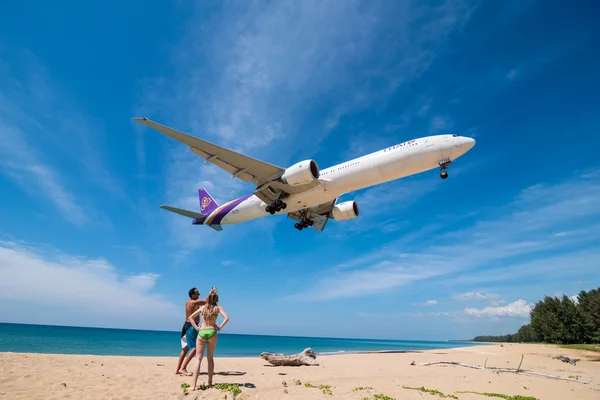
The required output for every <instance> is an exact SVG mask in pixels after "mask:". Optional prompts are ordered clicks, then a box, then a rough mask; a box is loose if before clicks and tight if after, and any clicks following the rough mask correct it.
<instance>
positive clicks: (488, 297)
mask: <svg viewBox="0 0 600 400" xmlns="http://www.w3.org/2000/svg"><path fill="white" fill-rule="evenodd" d="M452 298H453V299H454V300H457V301H493V300H500V295H499V294H493V293H490V294H485V293H474V292H468V293H460V294H456V295H454V296H452Z"/></svg>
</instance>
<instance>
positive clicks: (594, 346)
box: [558, 344, 600, 353]
mask: <svg viewBox="0 0 600 400" xmlns="http://www.w3.org/2000/svg"><path fill="white" fill-rule="evenodd" d="M558 347H562V348H565V349H575V350H587V351H595V352H596V353H600V345H597V344H561V345H559V346H558Z"/></svg>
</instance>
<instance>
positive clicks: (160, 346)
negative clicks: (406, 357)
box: [0, 323, 477, 357]
mask: <svg viewBox="0 0 600 400" xmlns="http://www.w3.org/2000/svg"><path fill="white" fill-rule="evenodd" d="M179 335H180V331H175V332H167V331H143V330H129V329H106V328H82V327H71V326H51V325H25V324H8V323H0V352H17V353H52V354H90V355H114V356H159V357H160V356H167V357H173V356H178V355H179V352H180V351H181V346H180V342H179ZM473 345H477V344H476V343H472V342H462V341H455V342H452V341H439V342H427V341H413V340H372V339H335V338H315V337H295V336H266V335H239V334H232V333H221V334H219V342H218V345H217V349H216V353H215V356H217V357H257V356H259V355H260V353H261V352H263V351H268V352H271V353H297V352H300V351H302V350H304V349H305V348H306V347H311V348H312V349H313V350H314V352H315V353H317V354H320V355H325V354H335V353H341V352H347V353H355V352H364V351H410V350H432V349H446V348H452V347H464V346H473Z"/></svg>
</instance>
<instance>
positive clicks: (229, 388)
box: [213, 383, 242, 399]
mask: <svg viewBox="0 0 600 400" xmlns="http://www.w3.org/2000/svg"><path fill="white" fill-rule="evenodd" d="M213 387H214V388H215V389H219V390H221V391H222V392H231V393H233V398H234V399H235V396H237V395H238V394H240V393H242V389H240V387H239V386H238V385H237V384H235V383H217V384H216V385H213Z"/></svg>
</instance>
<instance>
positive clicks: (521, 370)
mask: <svg viewBox="0 0 600 400" xmlns="http://www.w3.org/2000/svg"><path fill="white" fill-rule="evenodd" d="M523 357H524V356H521V362H520V363H519V366H518V367H517V368H516V369H515V368H496V367H488V366H487V358H486V359H485V363H484V365H483V366H481V365H470V364H464V363H461V362H458V361H431V362H426V363H422V364H418V365H419V366H425V367H426V366H429V365H435V364H450V365H459V366H461V367H467V368H474V369H482V370H487V371H493V372H497V373H500V372H509V373H515V374H523V375H531V376H541V377H544V378H550V379H559V380H563V381H569V382H577V383H583V384H584V385H588V384H590V383H591V382H592V381H593V380H594V378H595V377H596V372H597V370H596V371H594V375H593V376H592V377H591V378H590V380H589V381H580V380H577V379H572V378H563V377H561V376H555V375H548V374H542V373H539V372H533V371H527V370H524V369H521V364H523ZM411 365H415V364H414V362H413V363H412V364H411Z"/></svg>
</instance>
